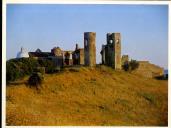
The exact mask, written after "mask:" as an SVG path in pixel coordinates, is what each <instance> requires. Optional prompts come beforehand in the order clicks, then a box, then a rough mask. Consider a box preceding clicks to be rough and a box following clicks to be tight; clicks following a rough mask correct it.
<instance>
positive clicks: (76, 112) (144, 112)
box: [6, 66, 168, 126]
mask: <svg viewBox="0 0 171 128" xmlns="http://www.w3.org/2000/svg"><path fill="white" fill-rule="evenodd" d="M27 79H28V78H27V77H26V78H25V79H23V80H20V81H16V82H14V83H11V84H12V85H11V86H10V85H9V86H8V87H7V108H6V110H7V114H6V115H7V119H6V122H7V125H43V126H44V125H102V126H103V125H119V126H120V125H124V126H130V125H134V126H135V125H136V126H167V122H168V120H167V117H168V116H167V112H168V108H167V106H168V91H167V90H168V83H167V81H159V80H154V79H148V78H143V77H141V76H138V75H136V74H130V73H126V72H122V71H113V70H112V69H111V68H107V67H104V66H101V67H98V68H96V69H90V68H85V67H82V68H80V69H76V70H75V69H72V70H70V69H69V70H66V71H65V72H63V73H59V74H52V75H45V81H44V84H43V87H42V88H41V89H40V90H39V91H37V90H34V89H33V88H28V87H27V86H25V82H26V80H27Z"/></svg>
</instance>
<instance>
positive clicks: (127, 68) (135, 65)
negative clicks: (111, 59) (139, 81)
mask: <svg viewBox="0 0 171 128" xmlns="http://www.w3.org/2000/svg"><path fill="white" fill-rule="evenodd" d="M138 66H139V63H138V62H137V61H136V60H131V61H130V62H125V63H124V65H122V68H123V69H124V70H125V71H133V70H135V69H137V68H138Z"/></svg>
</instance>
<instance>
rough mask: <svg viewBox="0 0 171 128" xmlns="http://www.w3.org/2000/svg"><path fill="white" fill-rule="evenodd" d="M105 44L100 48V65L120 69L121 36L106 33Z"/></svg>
mask: <svg viewBox="0 0 171 128" xmlns="http://www.w3.org/2000/svg"><path fill="white" fill-rule="evenodd" d="M106 38H107V44H106V45H103V46H102V51H101V55H102V64H105V65H107V66H110V67H113V68H114V69H119V70H120V69H121V35H120V33H107V37H106Z"/></svg>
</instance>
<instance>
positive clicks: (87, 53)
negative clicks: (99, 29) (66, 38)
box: [84, 32, 96, 67]
mask: <svg viewBox="0 0 171 128" xmlns="http://www.w3.org/2000/svg"><path fill="white" fill-rule="evenodd" d="M84 63H85V65H86V66H90V67H93V66H95V65H96V33H95V32H85V33H84Z"/></svg>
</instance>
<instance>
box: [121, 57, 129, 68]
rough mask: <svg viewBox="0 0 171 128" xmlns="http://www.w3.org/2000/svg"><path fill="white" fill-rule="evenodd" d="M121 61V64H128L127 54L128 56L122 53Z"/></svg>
mask: <svg viewBox="0 0 171 128" xmlns="http://www.w3.org/2000/svg"><path fill="white" fill-rule="evenodd" d="M121 62H122V66H123V65H124V64H128V62H129V56H128V55H122V60H121Z"/></svg>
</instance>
